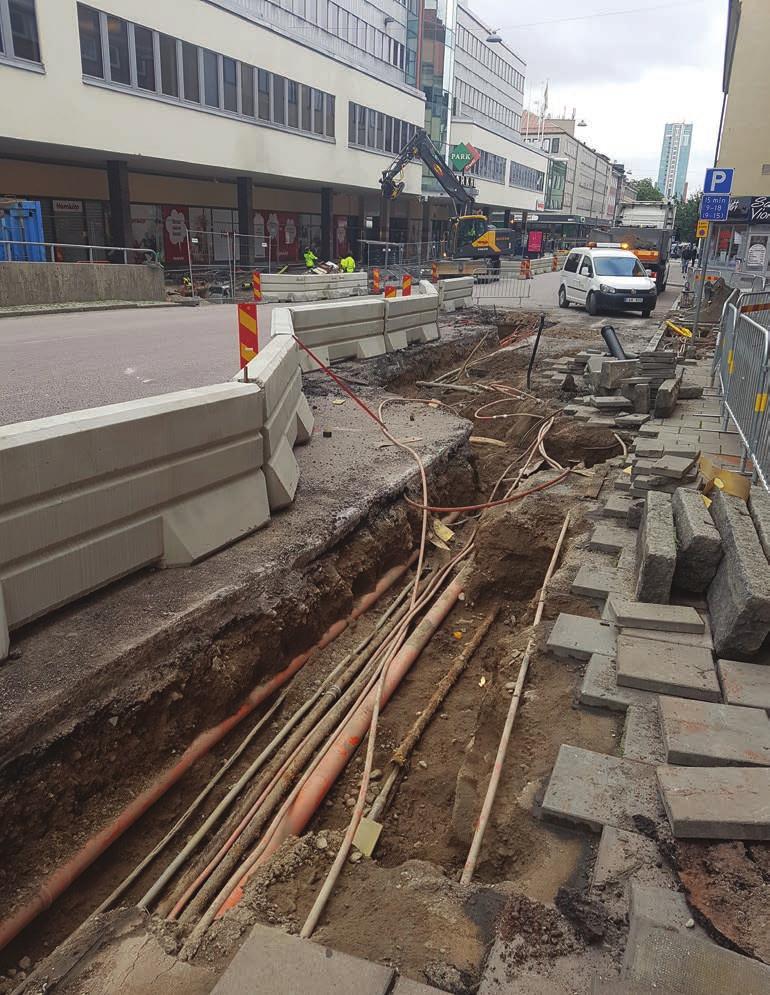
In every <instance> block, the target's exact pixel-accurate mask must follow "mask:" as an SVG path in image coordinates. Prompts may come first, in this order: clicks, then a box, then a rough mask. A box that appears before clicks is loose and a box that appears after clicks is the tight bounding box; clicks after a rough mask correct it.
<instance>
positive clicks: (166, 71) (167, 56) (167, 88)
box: [158, 35, 179, 97]
mask: <svg viewBox="0 0 770 995" xmlns="http://www.w3.org/2000/svg"><path fill="white" fill-rule="evenodd" d="M158 39H159V46H160V89H161V92H162V93H165V94H166V95H167V96H169V97H178V96H179V77H178V76H177V62H176V38H170V37H169V36H168V35H159V36H158Z"/></svg>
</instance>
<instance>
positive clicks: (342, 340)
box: [272, 297, 386, 373]
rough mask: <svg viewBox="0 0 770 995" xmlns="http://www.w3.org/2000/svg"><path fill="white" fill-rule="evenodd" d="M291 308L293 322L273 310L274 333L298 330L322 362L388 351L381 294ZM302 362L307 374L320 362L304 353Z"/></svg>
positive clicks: (298, 335)
mask: <svg viewBox="0 0 770 995" xmlns="http://www.w3.org/2000/svg"><path fill="white" fill-rule="evenodd" d="M282 310H283V308H281V309H279V311H282ZM288 310H289V312H290V315H291V321H290V323H287V318H286V316H285V315H283V316H282V315H280V314H279V315H277V316H276V312H273V319H274V320H273V331H272V334H273V335H275V334H285V333H287V332H288V334H292V333H296V335H297V338H299V339H301V340H302V341H303V342H304V343H305V345H306V346H309V348H311V349H312V350H313V352H314V353H315V354H316V355H317V356H318V358H319V359H320V360H321V362H322V363H326V364H328V363H333V362H335V360H341V359H371V358H372V357H373V356H382V355H384V354H385V352H386V345H385V301H384V300H383V298H381V297H368V298H367V299H366V300H361V301H340V302H338V303H335V304H307V305H299V306H297V307H292V308H289V309H288ZM289 324H290V326H291V331H289ZM300 365H301V367H302V369H303V371H305V372H306V373H307V372H310V370H314V369H316V364H315V363H314V362H313V361H312V359H311V358H310V357H309V356H308V355H307V353H304V352H303V353H302V355H301V359H300Z"/></svg>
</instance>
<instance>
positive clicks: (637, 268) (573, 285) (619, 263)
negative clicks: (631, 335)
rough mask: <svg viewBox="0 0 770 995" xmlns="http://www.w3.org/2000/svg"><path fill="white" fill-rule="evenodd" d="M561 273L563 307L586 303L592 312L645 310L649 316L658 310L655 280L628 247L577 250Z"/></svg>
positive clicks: (644, 314)
mask: <svg viewBox="0 0 770 995" xmlns="http://www.w3.org/2000/svg"><path fill="white" fill-rule="evenodd" d="M561 276H562V278H561V285H560V287H559V307H569V306H570V304H583V305H585V308H586V310H587V311H588V313H589V314H592V315H593V314H598V313H599V311H602V310H612V311H641V312H642V315H643V316H644V317H645V318H649V316H650V315H651V314H652V312H653V311H654V310H655V304H656V302H657V299H658V292H657V288H656V285H655V281H654V280H653V279H651V278H650V277H649V276H647V272H646V270H645V268H644V266H642V264H641V263H640V262H639V260H638V259H637V258H636V256H635V255H634V254H633V252H629V251H628V250H627V249H613V248H601V249H600V248H596V247H594V246H590V245H587V246H585V247H584V248H582V249H573V250H572V252H570V254H569V255H568V256H567V258H566V259H565V260H564V268H563V270H562V274H561Z"/></svg>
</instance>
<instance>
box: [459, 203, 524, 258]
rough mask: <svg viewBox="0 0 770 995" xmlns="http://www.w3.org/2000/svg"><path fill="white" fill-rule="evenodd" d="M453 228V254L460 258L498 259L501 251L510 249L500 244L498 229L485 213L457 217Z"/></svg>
mask: <svg viewBox="0 0 770 995" xmlns="http://www.w3.org/2000/svg"><path fill="white" fill-rule="evenodd" d="M452 229H453V231H452V242H453V254H454V255H456V256H457V257H458V258H468V257H470V258H473V259H484V258H492V259H498V258H499V257H500V253H501V252H504V251H510V250H509V249H508V247H507V246H506V247H503V246H501V245H498V241H497V235H498V230H497V228H495V227H494V225H490V223H489V221H488V219H487V218H486V217H485V216H484V215H483V214H465V215H463V216H462V217H460V218H455V220H454V222H453V224H452Z"/></svg>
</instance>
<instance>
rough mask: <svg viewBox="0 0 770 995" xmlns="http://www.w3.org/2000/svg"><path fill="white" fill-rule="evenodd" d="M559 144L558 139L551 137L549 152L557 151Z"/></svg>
mask: <svg viewBox="0 0 770 995" xmlns="http://www.w3.org/2000/svg"><path fill="white" fill-rule="evenodd" d="M559 144H560V143H559V139H558V138H552V139H551V152H552V153H553V152H558V151H559Z"/></svg>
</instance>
